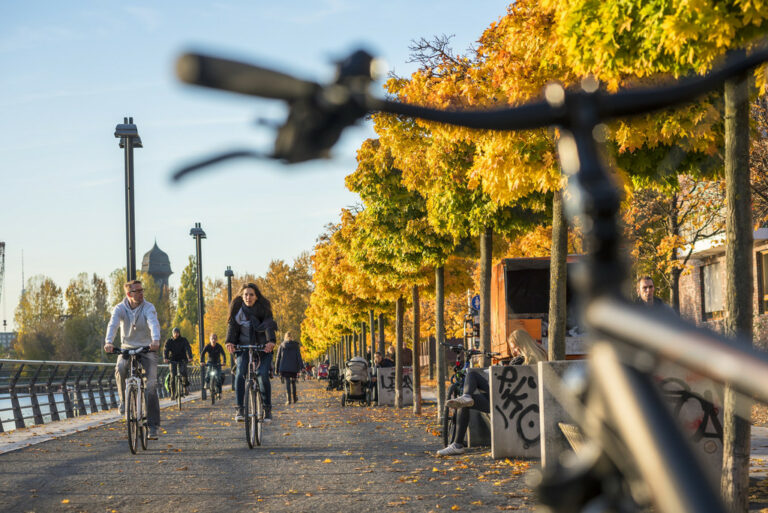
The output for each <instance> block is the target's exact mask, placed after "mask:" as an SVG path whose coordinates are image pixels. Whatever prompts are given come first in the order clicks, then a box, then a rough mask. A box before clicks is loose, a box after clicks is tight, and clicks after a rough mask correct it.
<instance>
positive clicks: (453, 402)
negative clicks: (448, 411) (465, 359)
mask: <svg viewBox="0 0 768 513" xmlns="http://www.w3.org/2000/svg"><path fill="white" fill-rule="evenodd" d="M445 405H446V406H447V407H448V408H453V409H455V410H457V414H456V431H454V435H453V440H451V443H449V444H448V446H447V447H445V448H444V449H440V450H439V451H437V455H438V456H453V455H456V454H463V453H464V447H465V446H466V442H465V437H466V434H467V427H468V426H469V410H470V409H472V410H479V411H481V412H483V413H490V412H491V397H490V391H489V388H488V369H485V370H484V371H483V372H467V375H466V377H465V378H464V395H460V396H459V397H455V398H453V399H449V400H447V401H446V402H445Z"/></svg>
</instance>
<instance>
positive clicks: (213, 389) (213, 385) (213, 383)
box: [208, 372, 218, 406]
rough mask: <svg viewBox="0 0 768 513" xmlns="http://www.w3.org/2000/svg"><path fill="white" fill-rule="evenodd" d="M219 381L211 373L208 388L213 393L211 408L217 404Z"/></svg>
mask: <svg viewBox="0 0 768 513" xmlns="http://www.w3.org/2000/svg"><path fill="white" fill-rule="evenodd" d="M217 381H218V380H217V379H216V377H215V376H214V375H213V373H212V372H211V373H210V375H209V376H208V388H209V389H210V391H211V406H213V405H214V404H216V382H217Z"/></svg>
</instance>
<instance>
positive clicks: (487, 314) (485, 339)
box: [480, 228, 493, 367]
mask: <svg viewBox="0 0 768 513" xmlns="http://www.w3.org/2000/svg"><path fill="white" fill-rule="evenodd" d="M492 265H493V228H486V229H485V231H484V232H483V233H482V235H480V350H481V351H484V352H490V351H491V266H492ZM480 362H481V365H482V366H483V367H488V366H489V365H490V364H491V359H490V358H488V357H487V356H485V355H483V356H481V360H480Z"/></svg>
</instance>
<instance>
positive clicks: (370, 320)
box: [368, 310, 376, 367]
mask: <svg viewBox="0 0 768 513" xmlns="http://www.w3.org/2000/svg"><path fill="white" fill-rule="evenodd" d="M368 326H370V327H371V358H370V360H369V361H368V365H370V366H371V367H373V353H375V352H376V331H375V329H374V327H373V326H374V318H373V310H368Z"/></svg>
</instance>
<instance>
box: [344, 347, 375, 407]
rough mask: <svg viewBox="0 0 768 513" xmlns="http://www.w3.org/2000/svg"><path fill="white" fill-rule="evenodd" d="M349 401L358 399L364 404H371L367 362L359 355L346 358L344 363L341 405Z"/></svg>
mask: <svg viewBox="0 0 768 513" xmlns="http://www.w3.org/2000/svg"><path fill="white" fill-rule="evenodd" d="M350 401H359V402H360V404H364V405H366V406H370V404H371V389H370V387H369V386H368V363H367V362H366V361H365V359H364V358H361V357H359V356H355V357H353V358H351V359H349V360H347V362H346V363H345V364H344V393H343V394H342V396H341V405H342V406H345V405H346V404H347V403H348V402H350Z"/></svg>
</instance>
